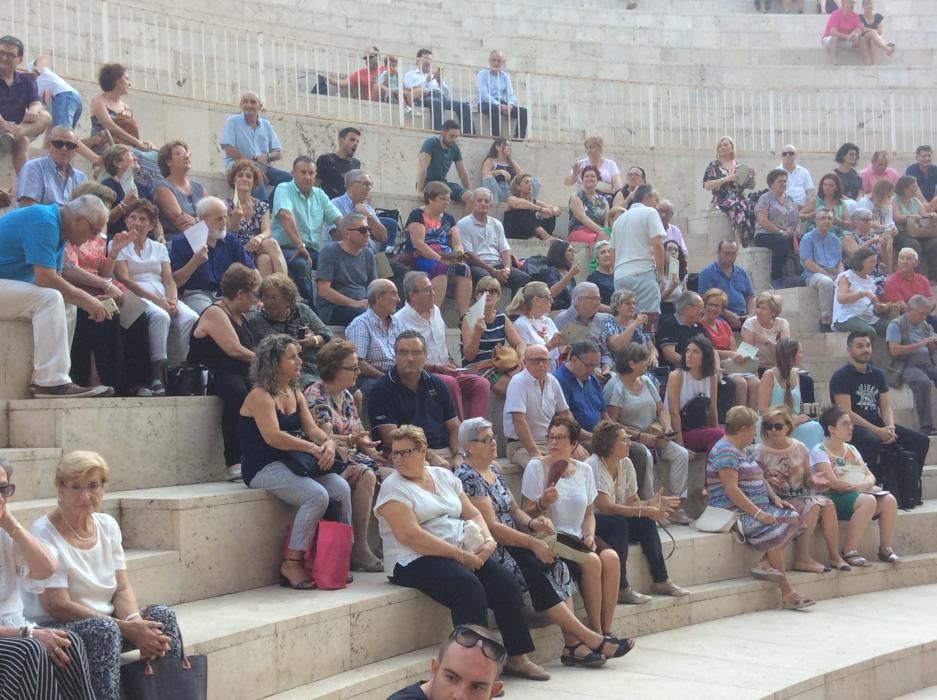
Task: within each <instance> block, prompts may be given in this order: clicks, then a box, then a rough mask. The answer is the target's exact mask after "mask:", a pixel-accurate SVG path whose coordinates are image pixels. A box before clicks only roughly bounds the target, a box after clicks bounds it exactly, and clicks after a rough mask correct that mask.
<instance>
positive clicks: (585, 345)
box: [569, 340, 602, 358]
mask: <svg viewBox="0 0 937 700" xmlns="http://www.w3.org/2000/svg"><path fill="white" fill-rule="evenodd" d="M593 352H594V353H598V354H601V353H602V351H601V350H599V346H598V345H596V344H595V343H594V342H592V341H591V340H580V341H579V342H578V343H573V345H572V347H571V348H570V349H569V354H570V355H572V356H573V357H578V358H581V357H582V356H583V355H589V354H590V353H593Z"/></svg>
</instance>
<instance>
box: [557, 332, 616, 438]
mask: <svg viewBox="0 0 937 700" xmlns="http://www.w3.org/2000/svg"><path fill="white" fill-rule="evenodd" d="M600 360H601V353H600V352H599V346H598V345H596V344H595V343H593V342H592V341H591V340H582V341H580V342H578V343H573V346H572V348H571V350H570V356H569V359H568V360H567V361H566V362H564V363H563V364H562V365H560V366H559V367H557V368H556V370H554V372H553V376H554V377H556V379H557V381H558V382H559V383H560V388H561V389H562V390H563V396H564V397H565V398H566V403H568V404H569V410H570V412H571V413H572V414H573V418H575V419H576V422H577V423H579V425H580V426H581V427H582V434H581V437H582V439H583V440H585V441H588V440H590V439H591V438H592V430H593V429H594V428H595V426H596V424H597V423H598V422H599V421H600V420H608V413H606V411H605V401H604V399H603V398H602V385H601V384H599V380H598V379H596V377H595V370H596V368H598V366H599V361H600Z"/></svg>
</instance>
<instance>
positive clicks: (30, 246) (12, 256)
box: [0, 42, 113, 399]
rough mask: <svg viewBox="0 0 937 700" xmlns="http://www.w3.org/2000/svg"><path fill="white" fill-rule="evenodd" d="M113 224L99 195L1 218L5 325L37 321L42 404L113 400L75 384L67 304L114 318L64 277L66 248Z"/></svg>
mask: <svg viewBox="0 0 937 700" xmlns="http://www.w3.org/2000/svg"><path fill="white" fill-rule="evenodd" d="M0 43H2V42H0ZM107 218H108V211H107V207H105V206H104V203H103V202H102V201H101V200H100V199H98V198H97V197H95V196H93V195H84V196H81V197H78V198H77V199H76V200H75V201H73V202H69V203H67V204H64V205H61V206H60V205H57V204H39V205H36V206H32V207H24V208H22V209H17V210H15V211H12V212H10V213H9V214H6V215H4V216H2V217H0V299H2V300H3V303H2V304H0V320H4V321H14V320H16V321H22V320H27V319H28V320H30V321H32V324H33V381H32V385H31V387H30V389H31V390H32V392H33V395H34V396H35V397H36V398H42V399H53V398H83V397H90V396H102V395H105V394H107V395H112V394H113V389H111V388H110V387H106V386H94V387H84V386H78V385H77V384H73V383H72V381H71V379H70V378H69V371H70V370H71V359H70V354H69V344H68V321H67V320H66V315H65V304H66V303H69V304H75V305H76V306H78V307H79V308H81V309H84V310H85V311H87V312H88V316H90V317H91V319H92V320H94V321H104V320H106V319H108V318H110V313H109V312H108V310H107V309H106V308H105V306H104V304H103V303H102V302H101V301H100V300H99V299H97V298H95V297H93V296H91V295H90V294H88V293H87V292H84V291H82V290H81V289H79V288H78V287H75V286H73V285H72V284H70V283H69V282H67V281H66V280H65V279H64V278H63V277H62V274H61V272H62V263H63V260H64V258H65V244H66V243H71V244H73V245H75V246H80V245H83V244H85V243H87V242H88V241H90V240H91V239H92V238H94V237H95V236H97V235H101V234H102V232H103V231H104V227H105V226H106V225H107Z"/></svg>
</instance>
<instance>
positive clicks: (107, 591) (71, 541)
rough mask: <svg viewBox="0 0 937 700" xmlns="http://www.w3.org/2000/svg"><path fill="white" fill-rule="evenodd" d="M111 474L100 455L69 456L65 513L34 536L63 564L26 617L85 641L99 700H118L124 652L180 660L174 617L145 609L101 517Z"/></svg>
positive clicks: (61, 484) (58, 473)
mask: <svg viewBox="0 0 937 700" xmlns="http://www.w3.org/2000/svg"><path fill="white" fill-rule="evenodd" d="M108 473H109V470H108V467H107V463H106V462H105V461H104V459H103V458H102V457H101V455H99V454H97V453H96V452H86V451H75V452H69V453H68V454H66V455H65V456H64V457H62V460H61V461H60V462H59V464H58V466H57V467H56V469H55V485H56V487H57V489H58V502H59V505H58V508H56V509H55V510H54V511H52V512H51V513H49V514H48V515H44V516H43V517H41V518H39V519H38V520H37V521H36V522H34V523H33V524H32V527H31V528H30V530H31V531H32V533H33V534H34V535H36V537H38V538H39V539H40V540H42V541H43V542H45V543H47V544H48V545H50V546H51V547H52V548H54V550H55V551H56V554H57V555H58V561H57V563H56V565H55V570H54V572H53V573H52V575H51V576H50V577H49V578H47V579H45V580H44V581H42V582H41V584H37V586H36V589H37V593H38V597H37V596H36V595H30V596H29V597H28V600H27V610H32V611H34V612H35V613H36V619H37V620H39V621H40V622H43V623H45V624H48V626H50V627H58V628H60V629H64V630H67V631H68V632H73V633H75V634H76V635H77V636H78V637H80V638H81V640H82V641H83V642H84V645H85V649H86V650H87V653H88V661H89V665H90V667H91V685H92V686H93V688H94V693H95V696H96V697H97V699H98V700H118V698H119V695H120V654H121V651H122V650H123V648H124V647H125V645H126V646H129V647H130V648H137V649H139V650H140V654H141V656H143V657H144V658H148V659H157V658H160V657H163V656H174V657H179V656H181V642H180V639H179V627H178V625H177V624H176V615H175V613H174V612H173V611H172V609H171V608H168V607H165V606H161V605H153V606H151V607H149V608H147V609H146V610H141V609H140V606H139V605H138V604H137V597H136V595H135V594H134V592H133V588H132V587H131V586H130V580H129V579H128V578H127V564H126V562H125V560H124V549H123V546H122V544H121V532H120V526H119V525H118V524H117V521H116V520H114V518H113V517H111V516H110V515H108V514H106V513H99V512H98V510H99V509H100V507H101V499H102V498H103V496H104V490H105V487H106V486H107V480H108ZM144 614H145V615H146V617H144Z"/></svg>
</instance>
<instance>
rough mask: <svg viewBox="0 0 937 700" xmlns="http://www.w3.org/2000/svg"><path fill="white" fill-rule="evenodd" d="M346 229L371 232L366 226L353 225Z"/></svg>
mask: <svg viewBox="0 0 937 700" xmlns="http://www.w3.org/2000/svg"><path fill="white" fill-rule="evenodd" d="M345 230H346V231H357V232H358V233H371V229H370V228H368V227H367V226H353V227H351V228H346V229H345Z"/></svg>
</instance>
